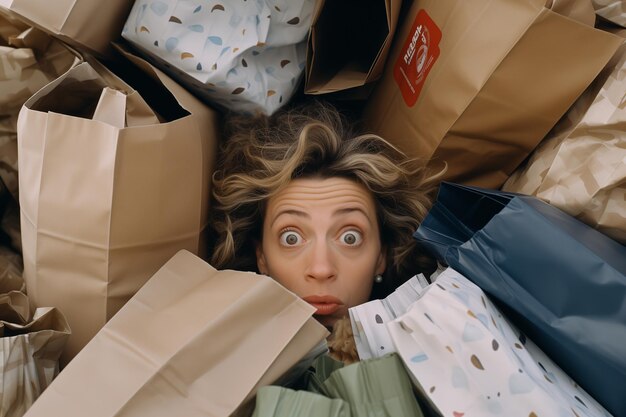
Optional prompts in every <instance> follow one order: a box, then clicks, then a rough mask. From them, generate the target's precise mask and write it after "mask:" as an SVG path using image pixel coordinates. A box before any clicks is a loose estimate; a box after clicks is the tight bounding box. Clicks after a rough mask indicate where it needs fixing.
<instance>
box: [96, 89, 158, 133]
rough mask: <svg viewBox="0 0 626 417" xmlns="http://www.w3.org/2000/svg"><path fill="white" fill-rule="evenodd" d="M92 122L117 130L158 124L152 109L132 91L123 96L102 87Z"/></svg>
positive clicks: (120, 93) (121, 93)
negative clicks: (98, 122)
mask: <svg viewBox="0 0 626 417" xmlns="http://www.w3.org/2000/svg"><path fill="white" fill-rule="evenodd" d="M92 119H93V120H97V121H100V122H104V123H107V124H110V125H111V126H115V127H117V128H118V129H123V128H125V127H133V126H145V125H152V124H159V120H158V119H157V117H156V115H155V114H154V112H153V111H152V109H151V108H150V107H149V106H148V104H146V102H145V101H144V100H143V99H142V98H141V96H140V95H139V93H137V92H136V91H133V92H132V93H130V94H125V93H124V92H123V91H119V90H116V89H114V88H111V87H104V88H103V89H102V94H101V95H100V100H99V101H98V105H97V106H96V110H95V111H94V114H93V117H92Z"/></svg>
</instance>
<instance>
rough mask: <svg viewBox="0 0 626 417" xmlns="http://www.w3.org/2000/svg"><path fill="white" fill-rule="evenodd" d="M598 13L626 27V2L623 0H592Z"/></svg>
mask: <svg viewBox="0 0 626 417" xmlns="http://www.w3.org/2000/svg"><path fill="white" fill-rule="evenodd" d="M591 3H592V4H593V7H594V9H595V10H596V14H597V15H598V16H602V17H603V18H605V19H607V20H609V21H611V22H613V23H616V24H618V25H620V26H622V27H626V4H624V1H623V0H591Z"/></svg>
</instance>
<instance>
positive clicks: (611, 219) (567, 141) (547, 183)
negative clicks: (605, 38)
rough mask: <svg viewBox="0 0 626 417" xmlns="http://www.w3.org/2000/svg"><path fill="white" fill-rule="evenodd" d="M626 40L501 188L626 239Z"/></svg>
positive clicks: (621, 239) (625, 241) (611, 235)
mask: <svg viewBox="0 0 626 417" xmlns="http://www.w3.org/2000/svg"><path fill="white" fill-rule="evenodd" d="M624 71H626V44H624V45H622V46H621V47H620V49H619V50H618V52H617V54H616V55H615V59H614V60H612V62H611V63H610V64H609V65H607V68H606V69H605V70H604V71H603V72H602V73H601V74H600V76H598V78H597V79H596V81H595V82H594V83H593V84H592V85H591V86H590V87H589V88H588V89H587V91H585V93H583V95H582V96H581V97H580V98H579V99H578V100H577V101H576V103H575V104H574V105H573V106H572V108H571V109H570V110H569V111H568V112H567V113H566V114H565V116H564V117H563V119H561V120H560V121H559V123H558V124H557V125H556V126H555V127H554V129H553V130H552V131H551V132H550V133H549V134H548V136H547V137H546V138H545V139H544V140H543V142H542V143H541V144H540V145H539V146H538V147H537V149H536V150H535V151H534V152H533V153H532V154H531V155H530V158H529V159H528V161H527V162H526V163H525V164H524V165H523V166H520V167H519V168H518V169H517V170H516V171H515V172H514V173H513V175H511V177H510V178H509V179H508V181H507V182H506V183H505V184H504V186H503V187H502V188H503V189H504V190H506V191H513V192H519V193H523V194H530V195H534V196H537V197H539V198H541V199H542V200H544V201H546V202H548V203H550V204H551V205H553V206H555V207H558V208H560V209H561V210H563V211H565V212H566V213H569V214H570V215H572V216H575V217H577V218H579V219H580V220H582V221H583V222H585V223H587V224H588V225H590V226H592V227H595V228H596V229H598V230H600V231H601V232H603V233H605V234H607V235H609V236H610V237H612V238H614V239H615V240H617V241H619V242H621V243H624V244H626V163H625V162H626V133H624V124H626V80H624V77H623V74H624Z"/></svg>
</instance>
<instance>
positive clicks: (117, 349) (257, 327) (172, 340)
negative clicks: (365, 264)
mask: <svg viewBox="0 0 626 417" xmlns="http://www.w3.org/2000/svg"><path fill="white" fill-rule="evenodd" d="M313 312H314V309H313V308H311V306H310V305H308V304H307V303H306V302H304V301H303V300H301V299H299V298H298V297H297V296H296V295H294V294H293V293H291V292H289V291H287V290H285V289H284V288H283V287H282V286H280V285H279V284H278V283H276V282H275V281H273V280H272V279H270V278H269V277H265V276H261V275H256V274H254V273H249V272H238V271H217V270H215V269H214V268H212V267H211V266H210V265H208V264H207V263H205V262H204V261H202V260H201V259H199V258H198V257H196V256H194V255H192V254H191V253H189V252H187V251H181V252H179V253H177V254H176V255H175V256H174V257H173V258H172V259H171V260H169V261H168V262H167V263H166V264H165V265H164V266H163V267H162V268H161V269H160V270H159V271H158V272H157V273H156V274H155V275H154V276H153V277H152V278H151V279H150V280H149V281H148V282H147V283H146V285H144V287H143V288H142V289H141V290H140V291H139V292H138V293H137V294H136V295H135V296H134V297H133V298H132V299H131V300H130V301H129V302H128V303H127V304H126V305H125V306H124V307H122V309H121V310H120V311H119V312H118V314H116V315H115V317H113V318H112V319H111V320H110V321H109V322H108V323H107V324H106V325H105V326H104V328H103V329H102V330H101V331H100V332H99V333H98V334H97V335H96V337H94V338H93V340H91V342H89V344H88V345H87V346H86V347H85V348H84V349H83V350H82V351H81V352H80V353H79V354H78V355H77V356H76V358H74V360H73V361H72V362H71V363H70V364H69V365H68V366H67V367H66V368H65V369H64V370H63V372H61V373H60V374H59V376H58V378H57V379H56V380H55V381H54V382H53V383H52V385H51V386H50V387H48V389H47V390H46V391H45V392H44V393H43V395H42V396H41V397H40V398H39V400H38V401H37V402H36V403H35V404H34V405H33V407H32V408H31V409H30V410H29V412H28V414H27V416H29V417H39V416H45V417H55V416H63V417H72V416H81V417H82V416H90V417H104V416H107V417H112V416H118V417H122V416H125V417H129V416H153V417H158V416H186V417H194V416H198V417H200V416H202V417H207V416H213V417H227V416H229V415H231V413H233V412H234V411H235V410H236V409H237V408H238V407H239V406H240V404H241V403H242V401H244V399H245V398H247V397H248V398H249V397H250V395H251V394H252V391H253V389H254V387H255V385H257V383H258V381H259V380H260V379H261V378H262V376H263V375H264V374H266V373H268V372H269V368H270V366H271V365H272V362H275V361H276V360H278V358H279V354H280V353H281V351H284V350H285V347H286V346H289V345H290V341H293V340H294V337H298V338H299V339H300V340H299V342H300V343H299V344H298V345H297V346H295V347H296V351H297V354H293V353H292V354H290V355H287V356H290V358H289V359H290V360H293V359H294V358H295V360H296V361H297V360H298V359H299V358H300V357H302V356H304V355H305V354H306V353H307V352H308V351H309V350H311V349H312V348H313V347H314V346H315V345H316V344H318V343H319V342H321V341H323V340H324V338H325V336H326V335H327V334H328V332H327V330H326V329H325V328H324V327H323V326H321V325H320V324H319V323H317V322H316V321H315V319H313V317H312V314H313ZM292 364H293V363H292ZM87 381H88V384H89V387H88V389H86V388H85V383H86V382H87ZM268 382H271V381H268Z"/></svg>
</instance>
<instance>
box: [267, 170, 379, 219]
mask: <svg viewBox="0 0 626 417" xmlns="http://www.w3.org/2000/svg"><path fill="white" fill-rule="evenodd" d="M351 205H353V206H356V207H357V208H360V209H362V210H364V211H366V212H367V213H368V214H375V212H376V206H375V202H374V196H373V195H372V193H371V192H370V191H369V190H368V189H367V188H365V187H364V186H363V185H361V184H359V183H357V182H355V181H352V180H349V179H346V178H339V177H332V178H298V179H295V180H292V181H291V182H290V183H289V184H287V186H286V187H285V188H283V189H281V190H280V191H279V192H278V193H276V194H275V195H274V196H272V197H271V198H270V199H269V200H268V204H267V211H268V213H270V212H273V211H276V210H280V209H283V208H289V206H295V207H310V208H316V209H319V208H324V207H326V208H338V209H339V208H344V207H348V206H351Z"/></svg>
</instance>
